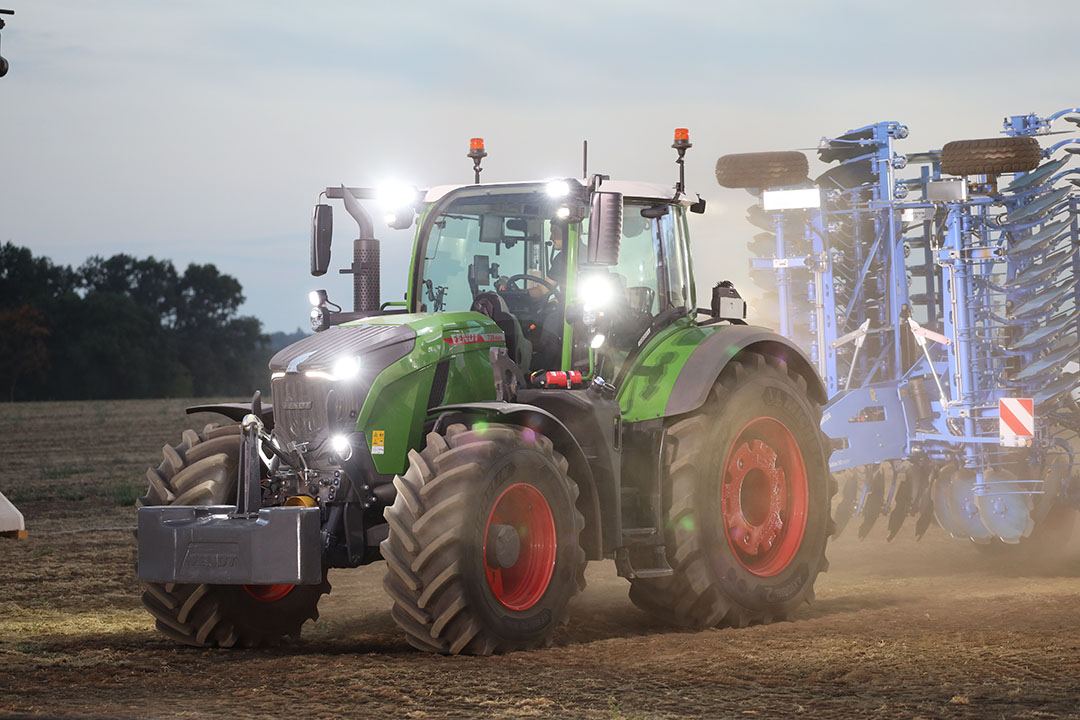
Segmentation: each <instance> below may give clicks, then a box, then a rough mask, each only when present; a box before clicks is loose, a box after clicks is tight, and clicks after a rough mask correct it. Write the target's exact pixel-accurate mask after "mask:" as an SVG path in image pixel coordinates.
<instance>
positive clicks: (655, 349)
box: [617, 317, 723, 422]
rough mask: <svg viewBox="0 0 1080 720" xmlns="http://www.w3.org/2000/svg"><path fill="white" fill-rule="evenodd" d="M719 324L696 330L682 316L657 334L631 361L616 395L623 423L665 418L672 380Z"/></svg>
mask: <svg viewBox="0 0 1080 720" xmlns="http://www.w3.org/2000/svg"><path fill="white" fill-rule="evenodd" d="M721 327H723V326H721V325H708V326H705V327H699V326H697V325H694V324H693V322H692V321H691V320H690V318H687V317H682V318H679V319H678V320H676V321H675V322H674V323H672V324H671V325H669V326H668V327H666V328H664V329H663V330H661V331H660V332H659V333H657V334H656V337H654V338H652V340H651V341H650V342H649V343H648V345H646V347H645V349H644V350H643V351H642V352H641V354H640V355H638V356H637V358H636V359H635V360H634V362H633V364H632V365H631V366H630V370H629V372H627V374H626V377H625V379H624V380H623V382H622V385H621V386H620V387H619V394H618V396H617V398H618V401H619V408H620V409H621V410H622V416H623V421H624V422H638V421H640V420H652V419H653V418H659V417H664V416H665V415H666V414H667V412H666V409H667V404H668V400H669V399H670V398H671V389H672V387H673V386H674V385H675V380H676V379H677V378H678V377H679V373H681V372H682V369H683V366H684V365H686V361H687V360H688V359H689V357H690V353H692V352H694V350H696V349H697V347H698V345H700V344H701V343H702V342H703V341H704V340H705V339H706V338H707V337H709V336H710V335H712V334H713V333H714V332H716V331H717V330H719V329H720V328H721Z"/></svg>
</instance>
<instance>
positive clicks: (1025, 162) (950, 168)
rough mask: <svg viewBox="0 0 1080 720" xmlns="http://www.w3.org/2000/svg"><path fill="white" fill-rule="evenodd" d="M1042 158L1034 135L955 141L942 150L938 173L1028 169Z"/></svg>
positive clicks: (975, 172)
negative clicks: (939, 171)
mask: <svg viewBox="0 0 1080 720" xmlns="http://www.w3.org/2000/svg"><path fill="white" fill-rule="evenodd" d="M1041 160H1042V149H1041V148H1040V147H1039V141H1038V140H1036V139H1035V138H1033V137H1000V138H983V139H980V140H954V141H953V142H950V143H946V144H945V147H943V148H942V149H941V172H943V173H945V174H947V175H957V176H963V175H998V174H1001V173H1014V172H1030V171H1031V170H1034V169H1035V168H1036V167H1038V166H1039V162H1040V161H1041Z"/></svg>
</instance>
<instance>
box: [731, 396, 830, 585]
mask: <svg viewBox="0 0 1080 720" xmlns="http://www.w3.org/2000/svg"><path fill="white" fill-rule="evenodd" d="M809 505H810V499H809V488H808V483H807V479H806V465H805V464H804V463H803V458H802V453H801V452H800V451H799V444H798V443H797V442H796V441H795V436H794V435H792V434H791V431H790V430H788V429H787V427H786V426H785V425H784V424H783V423H782V422H780V421H779V420H776V419H774V418H769V417H760V418H757V419H755V420H751V421H750V422H748V423H747V424H746V425H745V426H743V429H742V430H740V431H739V433H738V434H737V435H736V436H735V442H733V443H732V444H731V447H730V448H728V453H727V462H726V464H725V466H724V475H723V486H722V488H721V497H720V508H721V515H722V517H723V522H724V534H725V536H726V537H727V541H728V545H730V546H731V549H732V550H733V551H734V552H735V557H736V558H737V559H738V561H739V564H741V565H742V566H743V567H744V568H746V569H747V570H749V571H750V572H752V573H753V574H754V575H758V576H760V577H771V576H773V575H776V574H778V573H780V572H782V571H783V570H784V569H785V568H786V567H787V566H788V565H789V564H790V563H791V561H792V560H793V559H794V558H795V555H796V553H798V551H799V546H800V545H801V544H802V539H803V532H804V531H805V530H806V514H807V510H808V508H809Z"/></svg>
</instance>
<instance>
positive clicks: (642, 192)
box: [424, 178, 698, 206]
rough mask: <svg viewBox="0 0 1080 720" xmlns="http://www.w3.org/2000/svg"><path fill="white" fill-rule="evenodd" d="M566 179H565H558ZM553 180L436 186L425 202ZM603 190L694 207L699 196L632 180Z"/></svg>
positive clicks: (611, 182) (610, 182)
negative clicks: (459, 193) (467, 191)
mask: <svg viewBox="0 0 1080 720" xmlns="http://www.w3.org/2000/svg"><path fill="white" fill-rule="evenodd" d="M556 179H564V178H556ZM565 179H566V180H567V182H576V183H578V185H579V186H581V187H584V184H583V183H582V182H581V181H580V180H573V179H571V178H565ZM550 181H551V178H548V179H546V180H523V181H520V182H508V183H490V184H487V185H436V186H435V187H432V188H429V189H428V190H427V191H426V192H425V194H424V202H426V203H433V202H437V201H439V200H441V199H442V198H444V197H446V196H447V195H448V194H450V193H451V192H453V191H455V190H460V189H461V188H467V187H472V188H513V187H516V186H526V185H540V184H544V183H547V182H550ZM600 189H601V190H606V191H608V192H617V193H622V195H623V197H626V198H633V199H640V200H653V201H656V202H665V203H675V204H678V205H686V206H689V205H693V204H694V203H696V202H697V201H698V197H697V195H694V194H692V193H688V192H686V191H683V192H682V193H678V194H676V192H675V186H674V185H660V184H659V183H648V182H636V181H632V180H605V181H604V182H603V183H602V184H601V185H600Z"/></svg>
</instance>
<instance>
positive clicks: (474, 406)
mask: <svg viewBox="0 0 1080 720" xmlns="http://www.w3.org/2000/svg"><path fill="white" fill-rule="evenodd" d="M672 147H674V148H675V149H676V150H677V151H678V159H677V162H678V163H679V176H680V177H679V181H678V182H677V183H676V184H675V185H674V187H671V186H664V185H656V184H647V183H638V182H620V181H616V180H611V179H610V178H608V177H605V176H601V175H593V176H592V177H591V178H589V179H588V180H585V181H579V180H576V179H573V178H562V179H556V180H552V181H543V182H515V183H498V184H480V170H481V167H480V161H481V159H482V158H483V157H485V155H486V153H485V152H484V149H483V142H482V141H481V140H479V139H475V140H474V141H473V146H472V149H471V150H470V153H469V157H470V158H472V159H473V165H474V167H473V169H474V172H475V175H474V179H475V183H474V184H472V185H464V186H442V187H435V188H432V189H428V190H424V191H421V190H415V189H411V188H410V189H408V190H406V191H405V192H403V193H395V194H394V195H395V198H394V199H395V201H394V203H393V204H394V207H393V208H392V209H391V211H390V212H389V213H388V214H387V216H386V221H387V223H388V224H390V225H391V226H393V227H396V228H406V227H410V226H412V225H413V224H414V223H415V224H416V226H417V231H416V239H415V245H414V251H413V256H412V265H411V268H410V271H409V282H408V291H407V293H406V298H405V301H404V302H403V303H400V302H399V303H383V304H380V303H379V268H378V264H379V245H378V241H376V240H374V232H373V228H372V221H371V219H370V217H369V216H368V213H367V212H366V211H365V210H364V208H363V205H362V202H361V201H364V200H369V199H375V197H376V193H375V192H374V191H372V190H368V189H363V188H346V187H344V186H340V187H337V188H327V189H326V191H325V195H326V197H327V199H328V200H329V199H340V200H342V201H344V203H345V207H346V209H347V211H348V212H349V214H350V215H351V216H352V217H353V218H354V219H355V220H356V222H357V225H358V227H359V230H360V233H359V239H357V240H356V241H355V242H354V246H353V263H352V266H351V268H349V269H345V270H342V272H351V273H352V274H353V281H354V308H353V310H352V311H344V310H343V309H342V308H341V307H340V306H338V305H335V304H334V303H332V302H331V301H330V299H329V298H328V297H327V294H326V293H325V292H324V291H315V292H313V293H312V300H313V305H314V307H313V309H312V311H311V318H312V325H313V328H314V329H315V330H316V331H317V332H316V333H315V334H314V335H311V336H309V337H307V338H305V339H303V340H301V341H299V342H297V343H295V344H293V345H291V346H289V347H287V348H285V349H284V350H281V351H280V352H278V353H277V354H276V355H275V356H274V357H273V358H272V360H271V361H270V371H271V379H270V388H271V391H272V394H273V407H272V408H271V407H270V405H269V404H267V405H264V404H262V402H261V399H260V397H259V394H258V393H256V395H255V397H254V399H253V401H252V403H251V404H250V406H249V405H247V404H239V403H238V404H222V405H203V406H198V407H193V408H189V410H188V412H206V411H214V412H217V413H219V414H221V415H223V416H225V417H226V418H229V419H230V421H231V422H229V423H226V424H222V425H209V426H207V428H206V429H205V430H204V431H203V432H201V433H199V432H195V431H191V430H189V431H187V432H186V433H184V436H183V438H182V440H181V442H180V443H179V444H178V445H166V446H165V447H164V450H163V452H164V459H163V461H162V462H161V464H160V465H159V466H158V467H157V468H151V469H150V470H149V471H148V477H149V481H150V486H149V489H148V491H147V494H146V496H145V497H143V498H142V499H141V500H140V503H139V506H140V507H139V511H138V542H139V561H138V572H139V578H140V580H141V581H142V583H143V585H144V588H145V592H144V594H143V603H144V604H145V606H146V608H147V610H149V611H150V613H151V614H152V615H153V616H154V617H155V618H156V620H157V628H158V629H159V630H160V631H161V632H163V633H164V634H166V635H168V636H169V637H171V638H173V639H175V640H176V641H178V642H181V643H185V644H189V645H196V646H203V647H215V646H219V647H230V646H237V645H238V646H255V645H260V644H263V643H267V642H273V641H275V640H278V639H280V638H282V637H284V636H297V635H298V634H299V632H300V628H301V626H302V625H303V624H304V622H305V621H306V620H308V619H314V618H316V617H317V615H318V612H317V605H318V602H319V599H320V598H321V596H322V595H323V594H325V593H327V592H329V590H330V586H329V584H328V582H327V570H328V569H329V568H346V567H357V566H359V565H363V564H367V563H373V562H377V561H380V560H385V561H386V575H385V579H384V583H383V584H384V587H385V589H386V592H387V593H388V594H389V596H390V598H391V599H392V600H393V609H392V611H391V614H392V616H393V618H394V620H395V621H396V623H397V624H398V625H399V626H400V628H401V629H402V630H403V631H404V632H405V635H406V637H407V639H408V641H409V643H410V644H412V645H413V646H415V647H416V648H419V649H421V650H426V651H431V652H436V653H445V654H456V653H471V654H481V655H487V654H491V653H496V652H505V651H510V650H517V649H526V648H536V647H543V646H547V645H550V643H551V642H552V636H553V633H554V631H555V628H556V627H558V626H559V624H560V623H561V622H562V621H564V620H565V618H566V612H567V603H568V601H569V600H570V598H571V596H573V595H574V594H575V593H577V592H580V591H581V590H582V589H583V588H584V587H585V575H584V571H585V566H586V564H587V563H588V561H590V560H603V559H605V558H611V559H614V561H615V567H616V569H617V571H618V573H619V575H621V576H622V577H625V578H627V579H628V580H629V582H630V599H631V600H632V601H633V602H634V603H635V604H636V605H637V606H638V607H640V608H642V609H643V610H645V611H647V612H649V613H653V614H655V615H657V616H659V617H661V618H663V619H665V620H667V621H669V622H671V623H673V624H676V625H680V626H688V627H696V628H703V627H710V626H737V627H742V626H745V625H747V624H750V623H768V622H771V621H775V620H783V619H788V618H790V617H791V616H792V615H793V613H795V611H796V610H797V609H798V608H799V606H800V605H801V604H802V603H804V602H807V601H809V600H810V599H812V597H813V586H814V582H815V580H816V578H817V575H818V573H819V572H822V571H824V570H825V569H826V567H827V561H826V559H825V545H826V540H827V537H828V536H829V534H830V531H831V520H830V516H829V510H830V499H831V495H832V492H833V491H832V488H831V479H830V477H829V474H828V455H829V442H828V440H827V439H826V438H825V437H824V436H823V435H822V434H821V432H820V430H819V421H820V418H821V410H820V408H821V405H822V404H823V403H824V402H825V400H826V394H825V389H824V387H823V385H822V382H821V380H820V379H819V378H818V376H817V374H816V373H815V371H814V369H813V366H812V364H811V363H810V361H809V360H808V359H807V357H806V356H805V355H804V354H803V353H802V352H801V351H800V350H799V349H798V348H796V347H795V346H794V345H793V344H792V343H790V342H789V341H787V340H785V339H784V338H782V337H780V336H779V335H777V334H775V333H774V332H772V331H770V330H767V329H765V328H759V327H754V326H750V325H747V324H746V323H745V322H744V319H743V318H744V317H745V307H746V306H745V303H744V302H743V301H742V300H741V299H740V298H739V296H738V293H737V292H736V291H735V289H734V288H733V287H732V286H731V284H730V283H717V285H716V286H715V287H714V288H713V293H712V302H711V306H710V307H709V308H707V309H703V308H699V307H698V306H697V301H696V297H695V289H694V282H693V273H692V271H691V261H690V250H691V246H690V236H689V228H688V223H687V217H688V215H687V213H688V212H690V213H693V212H703V211H704V209H705V203H704V201H702V200H701V199H700V198H699V197H696V196H695V197H691V196H690V195H689V194H688V193H687V192H686V190H685V188H684V183H683V173H682V161H683V154H684V153H685V151H686V149H687V148H688V147H690V143H689V139H688V136H687V134H686V132H685V131H684V130H683V131H676V140H675V143H674V145H673V146H672ZM587 177H588V176H587ZM331 223H332V215H331V206H330V205H326V204H321V205H318V206H316V209H315V215H314V219H313V229H312V273H313V274H314V275H321V274H323V273H325V272H326V270H327V268H328V265H329V257H330V237H331Z"/></svg>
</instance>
